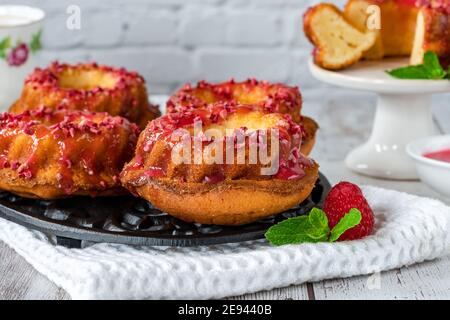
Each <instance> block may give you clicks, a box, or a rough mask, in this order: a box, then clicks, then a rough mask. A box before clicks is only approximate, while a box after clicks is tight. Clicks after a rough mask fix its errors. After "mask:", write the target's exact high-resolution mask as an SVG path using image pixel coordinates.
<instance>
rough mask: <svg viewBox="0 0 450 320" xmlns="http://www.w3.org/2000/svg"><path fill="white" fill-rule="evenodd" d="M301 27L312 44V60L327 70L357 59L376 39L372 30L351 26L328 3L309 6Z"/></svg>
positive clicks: (337, 68)
mask: <svg viewBox="0 0 450 320" xmlns="http://www.w3.org/2000/svg"><path fill="white" fill-rule="evenodd" d="M303 29H304V32H305V35H306V36H307V37H308V39H309V40H310V41H311V43H312V44H313V45H314V46H315V48H314V51H313V57H314V61H315V63H316V64H318V65H319V66H321V67H323V68H325V69H331V70H339V69H343V68H346V67H348V66H350V65H352V64H354V63H356V62H358V61H359V60H360V59H361V57H362V56H363V54H364V52H365V51H367V50H369V49H370V48H371V47H372V46H373V45H374V44H375V40H376V35H375V34H374V33H372V32H362V31H360V30H358V29H357V28H355V27H354V26H353V25H352V24H351V23H350V22H348V21H347V20H346V19H345V17H344V16H343V14H342V12H341V11H339V9H338V8H337V7H336V6H335V5H333V4H330V3H322V4H318V5H316V6H314V7H311V8H310V9H309V10H308V11H307V12H306V13H305V15H304V17H303Z"/></svg>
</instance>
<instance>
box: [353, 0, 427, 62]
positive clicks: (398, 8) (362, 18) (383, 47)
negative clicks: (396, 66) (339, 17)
mask: <svg viewBox="0 0 450 320" xmlns="http://www.w3.org/2000/svg"><path fill="white" fill-rule="evenodd" d="M415 1H416V0H349V1H348V2H347V4H346V6H345V8H344V16H345V18H346V19H347V20H348V21H349V22H350V23H351V24H352V25H354V26H355V27H356V28H358V30H359V31H361V32H368V31H373V32H375V33H376V34H377V39H376V42H375V45H374V46H373V47H372V48H370V50H368V51H367V52H365V53H364V58H366V59H371V60H379V59H382V58H384V57H390V56H408V55H410V54H411V50H412V43H413V40H414V34H415V30H416V20H417V13H418V11H419V9H418V7H416V5H415ZM374 5H375V6H376V7H378V8H379V14H380V17H379V22H380V26H379V27H380V28H381V29H379V30H376V29H375V30H369V29H368V28H369V24H368V19H369V17H370V16H371V15H373V14H374V11H373V8H371V6H374ZM374 18H375V17H374Z"/></svg>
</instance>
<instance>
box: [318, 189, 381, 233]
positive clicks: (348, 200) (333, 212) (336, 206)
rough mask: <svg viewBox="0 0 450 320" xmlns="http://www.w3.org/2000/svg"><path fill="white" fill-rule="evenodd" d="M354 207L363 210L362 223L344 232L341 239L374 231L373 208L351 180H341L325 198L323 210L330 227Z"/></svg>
mask: <svg viewBox="0 0 450 320" xmlns="http://www.w3.org/2000/svg"><path fill="white" fill-rule="evenodd" d="M353 208H356V209H358V210H359V211H360V212H361V216H362V219H361V223H360V224H358V225H357V226H355V227H353V228H351V229H349V230H347V231H346V232H344V233H343V234H342V235H341V236H340V238H339V240H341V241H343V240H355V239H361V238H364V237H366V236H368V235H370V234H371V233H372V230H373V224H374V217H373V212H372V209H371V208H370V206H369V204H368V203H367V200H366V198H364V195H363V194H362V191H361V189H360V188H359V187H358V186H357V185H355V184H353V183H350V182H340V183H338V184H337V185H335V186H334V187H333V188H332V189H331V191H330V193H329V194H328V196H327V198H326V199H325V204H324V207H323V210H324V211H325V213H326V215H327V217H328V224H329V226H330V229H332V228H333V227H334V226H335V225H336V224H337V223H338V222H339V220H341V218H342V217H343V216H344V215H345V214H346V213H348V212H349V211H350V209H353Z"/></svg>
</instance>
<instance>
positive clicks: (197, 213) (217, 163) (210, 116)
mask: <svg viewBox="0 0 450 320" xmlns="http://www.w3.org/2000/svg"><path fill="white" fill-rule="evenodd" d="M275 129H276V130H275ZM301 140H302V127H301V126H300V125H299V124H297V123H295V122H294V121H292V119H291V117H290V115H287V114H280V113H269V112H268V111H263V110H262V109H261V108H260V107H252V106H250V105H246V106H240V105H233V104H231V103H218V104H213V105H209V106H205V107H204V108H197V109H190V110H184V111H182V112H177V113H169V114H167V115H165V116H163V117H161V118H158V119H156V120H153V121H152V122H150V123H149V125H148V126H147V128H146V129H145V131H143V132H142V133H141V135H140V137H139V140H138V145H137V148H136V153H135V156H134V158H133V159H132V160H131V161H130V162H129V163H128V164H126V166H125V168H124V170H123V171H122V173H121V181H122V184H123V185H124V186H125V187H126V188H128V189H129V190H130V191H131V192H132V193H134V194H136V195H139V196H141V197H143V198H145V199H147V200H149V201H150V202H151V203H152V204H153V205H155V206H156V207H157V208H159V209H161V210H163V211H165V212H167V213H169V214H171V215H173V216H175V217H177V218H180V219H182V220H185V221H188V222H197V223H205V224H218V225H240V224H246V223H250V222H252V221H256V220H258V219H261V218H263V217H267V216H271V215H274V214H277V213H280V212H282V211H284V210H287V209H289V208H291V207H293V206H295V205H297V204H299V203H300V202H302V201H303V200H304V199H305V198H307V197H308V196H309V194H310V193H311V191H312V189H313V187H314V185H315V182H316V180H317V178H318V165H317V164H316V163H315V162H314V161H313V160H310V159H308V158H306V157H305V156H304V155H302V154H301V153H300V143H301ZM277 146H278V147H279V148H277ZM258 152H259V153H258ZM261 152H262V153H263V154H264V155H266V157H261ZM257 154H258V155H259V157H258V156H257ZM267 160H268V161H267Z"/></svg>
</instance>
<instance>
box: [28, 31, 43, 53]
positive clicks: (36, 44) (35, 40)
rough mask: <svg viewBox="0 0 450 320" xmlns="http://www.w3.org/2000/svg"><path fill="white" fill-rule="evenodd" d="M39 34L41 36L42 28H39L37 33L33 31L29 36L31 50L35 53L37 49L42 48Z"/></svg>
mask: <svg viewBox="0 0 450 320" xmlns="http://www.w3.org/2000/svg"><path fill="white" fill-rule="evenodd" d="M41 36H42V29H41V30H39V31H38V32H37V33H35V34H34V35H33V37H32V38H31V43H30V49H31V52H33V53H36V52H37V51H39V50H41V49H42V44H41Z"/></svg>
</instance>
